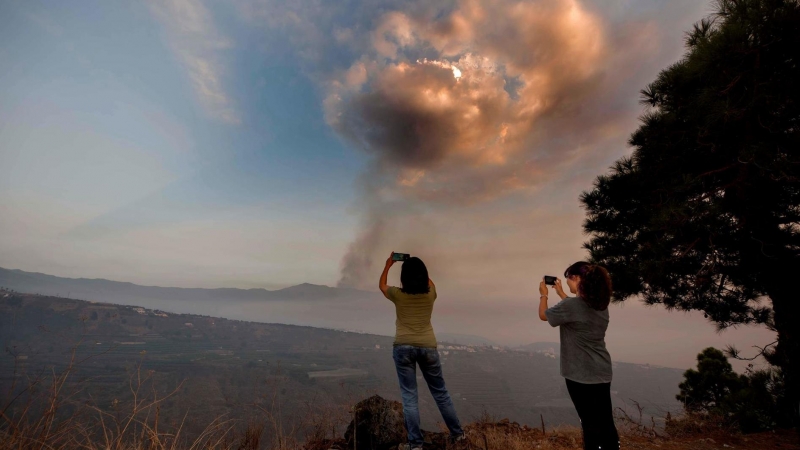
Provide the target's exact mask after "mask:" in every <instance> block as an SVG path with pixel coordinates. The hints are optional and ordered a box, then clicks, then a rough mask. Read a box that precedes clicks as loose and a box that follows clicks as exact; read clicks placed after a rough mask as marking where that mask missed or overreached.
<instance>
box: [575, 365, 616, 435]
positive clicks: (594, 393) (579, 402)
mask: <svg viewBox="0 0 800 450" xmlns="http://www.w3.org/2000/svg"><path fill="white" fill-rule="evenodd" d="M567 391H569V396H570V398H571V399H572V403H573V404H574V405H575V409H577V410H578V417H580V418H581V428H583V448H584V450H589V449H591V450H612V449H613V450H619V435H618V434H617V427H615V426H614V412H613V410H612V407H611V383H601V384H583V383H578V382H575V381H572V380H567Z"/></svg>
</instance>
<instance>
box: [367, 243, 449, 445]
mask: <svg viewBox="0 0 800 450" xmlns="http://www.w3.org/2000/svg"><path fill="white" fill-rule="evenodd" d="M392 254H394V253H392ZM394 262H395V261H394V260H393V259H392V255H389V259H387V260H386V267H384V268H383V273H382V274H381V280H380V284H379V287H380V290H381V292H383V295H384V296H385V297H386V298H388V299H389V300H391V301H392V303H394V307H395V312H396V314H397V321H396V322H395V324H396V327H397V332H396V333H395V338H394V348H393V356H394V364H395V367H396V369H397V378H398V380H399V381H400V393H401V395H402V398H403V415H404V416H405V421H406V431H407V432H408V447H409V448H411V449H412V450H415V449H422V432H421V431H420V428H419V404H418V397H417V365H419V368H420V370H421V371H422V376H423V377H424V378H425V382H426V383H427V384H428V389H430V391H431V395H433V399H434V400H435V401H436V405H437V406H438V407H439V412H441V413H442V418H443V419H444V422H445V424H447V428H448V429H449V430H450V437H451V439H453V440H454V441H459V440H462V439H464V430H462V429H461V424H460V423H459V421H458V416H457V415H456V409H455V406H454V405H453V401H452V400H451V399H450V394H449V393H448V392H447V388H446V387H445V384H444V377H443V376H442V364H441V362H440V361H439V352H438V351H437V350H436V335H435V334H434V333H433V326H432V325H431V314H432V313H433V302H434V301H435V300H436V285H434V284H433V281H431V279H430V278H429V277H428V269H427V268H426V267H425V263H423V262H422V260H421V259H419V258H416V257H414V258H409V259H407V260H406V261H405V262H404V263H403V269H402V271H401V272H400V284H401V285H402V287H399V288H398V287H395V286H389V285H388V284H387V277H388V276H389V269H391V267H392V265H393V264H394Z"/></svg>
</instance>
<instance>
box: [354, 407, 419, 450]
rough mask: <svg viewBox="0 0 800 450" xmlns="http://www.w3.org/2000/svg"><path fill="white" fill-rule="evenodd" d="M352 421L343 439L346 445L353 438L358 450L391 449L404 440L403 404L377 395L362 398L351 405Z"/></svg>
mask: <svg viewBox="0 0 800 450" xmlns="http://www.w3.org/2000/svg"><path fill="white" fill-rule="evenodd" d="M353 414H354V416H355V418H354V420H353V421H351V422H350V425H349V426H348V427H347V431H346V432H345V434H344V439H345V441H346V442H347V447H348V448H353V441H354V440H355V443H356V448H358V450H394V449H396V448H397V446H398V445H399V444H403V443H405V442H406V440H407V439H406V427H405V421H404V418H403V405H402V404H401V403H400V402H394V401H389V400H386V399H384V398H383V397H381V396H378V395H373V396H372V397H370V398H368V399H366V400H362V401H360V402H358V403H357V404H356V406H355V407H354V411H353Z"/></svg>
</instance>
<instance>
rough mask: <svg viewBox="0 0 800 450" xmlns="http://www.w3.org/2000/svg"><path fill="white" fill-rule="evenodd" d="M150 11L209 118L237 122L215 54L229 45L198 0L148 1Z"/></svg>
mask: <svg viewBox="0 0 800 450" xmlns="http://www.w3.org/2000/svg"><path fill="white" fill-rule="evenodd" d="M149 5H150V10H151V11H152V13H153V15H155V16H156V17H157V18H158V19H159V21H161V23H162V24H163V25H164V28H165V30H166V34H167V39H168V40H169V42H170V47H171V48H172V51H173V52H174V53H175V56H176V57H177V58H178V59H179V60H180V62H181V63H182V64H183V66H184V67H185V68H186V71H187V72H188V77H189V80H190V81H191V83H192V87H193V88H194V91H195V94H196V95H197V98H198V100H199V102H200V104H201V105H202V106H203V108H204V109H205V111H206V113H208V114H209V115H210V116H211V117H213V118H215V119H217V120H220V121H222V122H225V123H230V124H238V123H240V121H241V119H240V115H239V113H238V112H237V111H236V108H235V106H234V104H233V101H232V100H231V99H230V97H229V96H228V94H227V93H226V92H225V88H224V83H223V76H224V74H225V70H224V67H223V65H222V63H221V62H220V61H219V55H218V53H219V52H220V51H221V50H224V49H227V48H230V47H231V43H230V41H229V40H228V39H227V38H226V37H224V36H223V35H221V34H220V33H219V32H218V31H217V29H216V27H215V25H214V21H213V18H212V16H211V13H210V12H209V11H208V9H207V8H206V7H205V6H204V5H203V3H202V2H201V1H200V0H151V1H150V3H149Z"/></svg>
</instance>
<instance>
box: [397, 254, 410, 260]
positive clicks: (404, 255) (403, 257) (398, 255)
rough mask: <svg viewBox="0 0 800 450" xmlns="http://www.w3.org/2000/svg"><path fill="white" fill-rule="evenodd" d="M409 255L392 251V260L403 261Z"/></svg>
mask: <svg viewBox="0 0 800 450" xmlns="http://www.w3.org/2000/svg"><path fill="white" fill-rule="evenodd" d="M410 257H411V255H409V254H408V253H392V261H405V260H407V259H408V258H410Z"/></svg>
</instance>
